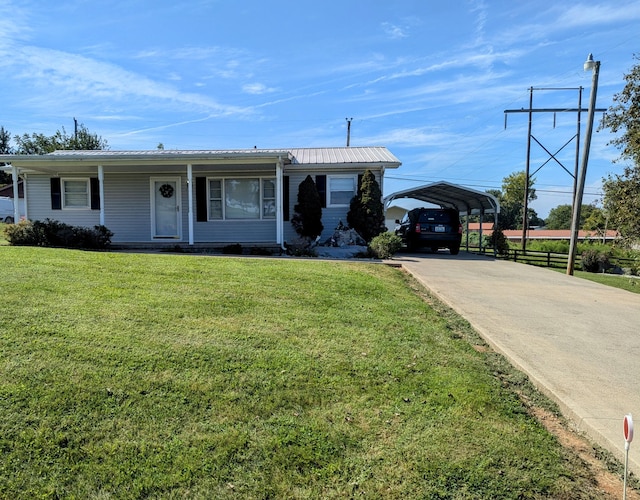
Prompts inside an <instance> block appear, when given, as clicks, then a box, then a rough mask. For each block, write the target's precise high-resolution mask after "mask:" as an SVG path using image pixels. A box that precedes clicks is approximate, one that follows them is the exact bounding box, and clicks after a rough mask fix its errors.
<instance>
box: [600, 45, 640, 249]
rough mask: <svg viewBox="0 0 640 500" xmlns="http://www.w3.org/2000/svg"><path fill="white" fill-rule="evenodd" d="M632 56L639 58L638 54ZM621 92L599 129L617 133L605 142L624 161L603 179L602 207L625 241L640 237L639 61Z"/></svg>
mask: <svg viewBox="0 0 640 500" xmlns="http://www.w3.org/2000/svg"><path fill="white" fill-rule="evenodd" d="M634 58H636V59H638V60H640V57H639V56H638V55H635V56H634ZM624 79H625V81H626V82H627V83H626V85H625V86H624V89H623V90H622V92H620V93H618V94H615V95H614V96H613V102H614V104H613V105H612V106H611V107H610V108H609V111H608V112H607V113H606V114H605V115H604V117H603V119H602V122H601V123H600V129H603V128H608V129H610V130H611V132H613V133H616V134H618V133H619V134H620V135H619V136H618V137H616V138H615V139H612V140H611V141H610V142H609V144H612V145H614V146H616V147H617V148H618V149H619V150H620V158H618V160H617V161H620V160H626V161H628V162H629V164H627V165H626V166H625V167H624V169H623V171H622V174H613V175H611V174H610V175H609V176H607V177H606V178H605V179H603V186H602V188H603V191H604V198H603V206H604V209H605V211H606V212H607V214H608V215H609V217H610V219H609V221H610V224H611V226H612V227H613V228H615V229H617V230H618V231H619V232H620V235H621V237H622V239H623V241H625V242H626V243H629V244H631V243H634V242H637V241H638V240H640V118H639V117H640V63H639V64H636V65H635V66H633V68H631V71H630V72H629V74H627V75H625V77H624Z"/></svg>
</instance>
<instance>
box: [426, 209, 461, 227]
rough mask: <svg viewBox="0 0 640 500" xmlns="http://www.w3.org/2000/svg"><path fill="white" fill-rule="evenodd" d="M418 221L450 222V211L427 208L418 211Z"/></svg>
mask: <svg viewBox="0 0 640 500" xmlns="http://www.w3.org/2000/svg"><path fill="white" fill-rule="evenodd" d="M418 222H437V223H440V224H452V222H453V221H452V220H451V212H449V211H447V210H433V211H432V210H429V211H422V212H420V217H419V218H418Z"/></svg>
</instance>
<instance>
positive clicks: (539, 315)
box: [393, 251, 640, 475]
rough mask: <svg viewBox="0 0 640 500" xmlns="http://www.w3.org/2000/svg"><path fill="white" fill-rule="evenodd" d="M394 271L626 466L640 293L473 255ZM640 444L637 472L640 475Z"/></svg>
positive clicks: (636, 385)
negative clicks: (458, 318) (449, 311)
mask: <svg viewBox="0 0 640 500" xmlns="http://www.w3.org/2000/svg"><path fill="white" fill-rule="evenodd" d="M393 262H394V263H396V264H402V266H403V268H404V269H406V270H407V271H408V272H410V273H411V274H412V275H413V276H415V277H416V278H417V279H418V280H419V281H420V282H421V283H422V284H423V285H424V286H425V287H426V288H428V289H429V290H430V291H431V292H433V293H434V294H435V295H436V296H438V297H439V298H440V299H441V300H442V301H444V302H445V303H446V304H448V305H449V306H450V307H451V308H453V309H454V310H455V311H457V312H458V313H459V314H460V315H462V316H463V317H464V318H465V319H467V320H468V321H469V322H470V323H471V324H472V325H473V327H474V328H475V329H476V330H477V331H478V332H479V333H480V334H481V335H482V336H483V337H484V339H485V340H486V341H487V342H488V343H489V344H490V345H491V346H492V347H493V348H494V349H495V350H496V351H498V352H501V353H502V354H503V355H505V356H506V357H507V358H508V359H509V360H510V361H511V363H512V364H513V365H514V366H516V367H517V368H519V369H520V370H522V371H523V372H525V373H526V374H527V375H528V376H529V378H530V379H531V380H532V382H534V383H535V384H536V386H537V387H538V388H539V389H541V390H542V391H543V392H545V393H546V394H547V395H548V396H550V397H551V398H552V399H553V400H555V401H556V402H557V403H558V404H559V406H560V408H561V410H562V412H563V414H564V415H565V417H567V418H568V419H570V420H571V421H573V422H574V423H575V425H576V427H577V428H578V430H580V431H582V432H584V433H586V434H587V435H588V436H590V438H591V439H592V440H593V441H594V442H596V443H598V444H599V445H600V446H602V447H603V448H605V449H607V450H609V451H611V452H612V453H613V454H614V455H615V456H616V457H617V458H618V459H620V460H621V461H624V436H623V430H622V425H623V419H624V416H625V415H626V414H628V413H631V414H632V415H633V416H634V417H636V419H635V421H634V423H635V427H636V428H637V429H638V430H637V431H636V434H637V435H640V294H634V293H631V292H627V291H624V290H619V289H616V288H611V287H607V286H604V285H599V284H597V283H593V282H591V281H587V280H583V279H580V278H575V277H573V276H567V275H566V274H563V273H560V272H557V271H551V270H549V269H543V268H537V267H534V266H528V265H525V264H517V263H514V262H508V261H502V260H494V259H491V258H489V257H481V256H477V255H472V254H467V253H464V252H461V253H460V254H459V255H457V256H453V255H449V253H448V252H445V251H442V252H440V253H438V254H431V253H428V252H425V253H420V254H398V255H397V256H396V257H395V258H394V260H393ZM621 279H624V278H621ZM636 441H637V442H634V443H632V444H631V448H630V453H629V467H630V468H631V470H633V472H634V473H635V474H637V475H638V474H640V438H638V439H637V440H636Z"/></svg>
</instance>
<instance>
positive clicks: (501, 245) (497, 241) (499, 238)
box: [491, 228, 509, 255]
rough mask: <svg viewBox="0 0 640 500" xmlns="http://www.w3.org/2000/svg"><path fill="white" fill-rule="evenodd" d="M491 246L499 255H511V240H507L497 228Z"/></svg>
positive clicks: (492, 234) (492, 236)
mask: <svg viewBox="0 0 640 500" xmlns="http://www.w3.org/2000/svg"><path fill="white" fill-rule="evenodd" d="M491 246H492V247H493V249H494V250H495V251H496V253H497V254H498V255H507V254H508V253H509V240H507V237H506V236H505V235H504V233H503V232H502V229H500V228H496V229H494V230H493V233H491Z"/></svg>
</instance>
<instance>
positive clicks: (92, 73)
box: [0, 46, 248, 115]
mask: <svg viewBox="0 0 640 500" xmlns="http://www.w3.org/2000/svg"><path fill="white" fill-rule="evenodd" d="M16 50H17V51H18V52H17V53H16V54H14V57H13V58H11V60H10V61H6V60H5V63H4V64H2V63H0V67H2V66H4V67H7V66H8V67H10V69H11V72H12V73H13V74H15V75H16V76H17V77H18V78H21V79H25V80H29V81H30V82H31V83H32V84H36V85H37V86H39V87H43V88H44V87H49V88H50V87H55V88H57V90H58V91H60V92H62V95H63V96H64V98H65V99H66V100H68V101H69V100H74V99H75V100H91V99H98V98H99V99H108V100H112V101H123V100H131V99H136V100H138V102H139V100H143V101H147V102H154V103H156V105H157V103H158V102H162V103H163V105H164V106H167V107H171V106H174V105H177V106H185V105H187V106H191V107H193V108H194V109H199V110H202V109H205V110H207V111H208V112H209V113H213V114H217V115H232V114H245V113H247V112H248V109H246V108H241V107H238V106H230V105H224V104H221V103H219V102H217V101H216V100H214V99H212V98H210V97H208V96H206V95H203V94H197V93H189V92H182V91H180V90H178V89H177V88H176V87H174V86H172V85H168V84H166V83H162V82H157V81H154V80H152V79H151V78H148V77H145V76H141V75H139V74H137V73H135V72H132V71H128V70H125V69H123V68H122V67H120V66H118V65H115V64H111V63H107V62H103V61H99V60H95V59H91V58H87V57H84V56H79V55H76V54H70V53H67V52H62V51H58V50H50V49H43V48H40V47H34V46H23V47H20V48H19V49H16ZM45 99H48V98H47V97H45Z"/></svg>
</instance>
